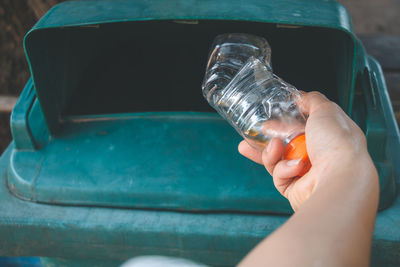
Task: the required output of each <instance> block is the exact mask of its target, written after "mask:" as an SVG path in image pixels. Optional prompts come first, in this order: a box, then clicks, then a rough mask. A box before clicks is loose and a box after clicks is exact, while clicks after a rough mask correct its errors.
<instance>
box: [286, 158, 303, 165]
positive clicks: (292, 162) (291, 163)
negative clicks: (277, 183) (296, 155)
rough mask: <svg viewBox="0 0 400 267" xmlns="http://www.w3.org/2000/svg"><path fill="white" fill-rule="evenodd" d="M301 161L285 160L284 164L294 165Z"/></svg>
mask: <svg viewBox="0 0 400 267" xmlns="http://www.w3.org/2000/svg"><path fill="white" fill-rule="evenodd" d="M300 161H301V159H292V160H289V161H287V162H286V165H288V166H295V165H297V164H299V163H300Z"/></svg>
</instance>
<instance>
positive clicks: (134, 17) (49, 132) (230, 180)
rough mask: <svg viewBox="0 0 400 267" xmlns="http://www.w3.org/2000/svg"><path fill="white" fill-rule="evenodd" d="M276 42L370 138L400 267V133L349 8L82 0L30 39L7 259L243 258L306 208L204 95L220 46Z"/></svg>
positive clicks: (12, 155) (311, 86)
mask: <svg viewBox="0 0 400 267" xmlns="http://www.w3.org/2000/svg"><path fill="white" fill-rule="evenodd" d="M225 32H246V33H251V34H256V35H260V36H263V37H265V38H266V39H267V40H268V41H269V42H270V44H271V46H272V49H273V51H274V57H273V59H272V64H273V67H274V70H275V72H276V73H277V74H278V75H279V76H281V77H283V78H284V79H285V80H287V81H289V82H290V83H292V84H294V85H296V86H297V87H298V88H299V89H302V90H304V91H311V90H320V91H322V92H323V93H324V94H326V95H327V96H328V97H329V98H330V99H332V100H334V101H335V102H337V103H338V104H339V105H340V106H341V107H342V108H343V109H344V111H345V112H346V113H347V114H349V115H350V116H351V117H352V119H353V120H355V121H356V123H357V124H358V125H359V126H360V128H361V129H362V130H363V131H364V132H365V133H366V136H367V142H368V149H369V152H370V154H371V156H372V158H373V160H374V163H375V165H376V167H377V169H378V172H379V176H380V185H381V192H380V204H379V207H380V210H381V211H380V212H379V214H378V218H377V224H376V231H375V234H374V243H373V252H372V257H373V258H372V262H373V264H376V266H379V264H392V265H393V266H396V264H397V265H398V264H400V262H399V257H397V255H396V251H398V249H399V247H400V230H399V229H398V227H397V225H398V224H399V222H400V202H399V199H398V197H397V193H396V186H397V184H398V181H399V175H400V173H399V169H398V168H399V167H400V162H399V161H400V157H399V156H400V155H398V154H399V151H400V149H399V148H400V145H399V131H398V129H397V126H396V124H395V120H394V115H393V110H392V108H391V105H390V100H389V97H388V94H387V89H386V85H385V82H384V77H383V74H382V71H381V69H380V67H379V64H378V63H377V62H376V61H375V60H374V59H372V58H371V57H369V56H368V55H367V54H366V52H365V50H364V48H363V46H362V44H361V43H360V41H359V40H358V39H357V38H356V36H355V35H354V33H353V31H352V26H351V19H350V17H349V16H348V14H347V12H346V10H345V9H344V8H343V7H342V6H341V5H339V4H338V3H336V2H334V1H323V2H321V1H294V0H285V1H272V0H271V1H265V0H263V1H261V0H260V1H258V0H252V1H247V2H246V3H243V2H242V1H228V0H227V1H178V0H174V1H161V0H160V1H151V2H149V1H106V0H100V1H72V2H65V3H62V4H59V5H57V6H56V7H54V8H53V9H51V10H50V11H49V12H48V13H47V14H46V15H45V16H44V17H43V18H42V19H41V20H40V21H39V22H38V23H37V24H36V25H35V26H34V27H33V29H32V30H31V31H30V32H28V34H27V35H26V37H25V40H24V47H25V52H26V56H27V60H28V63H29V66H30V71H31V74H32V78H31V79H30V80H29V81H28V83H27V85H26V87H25V89H24V90H23V92H22V94H21V96H20V98H19V100H18V102H17V104H16V106H15V108H14V110H13V113H12V116H11V128H12V134H13V142H12V143H11V144H10V146H9V148H8V149H7V150H6V152H4V153H3V155H2V157H1V160H0V171H1V173H2V176H1V177H2V181H3V182H2V183H1V186H0V236H2V238H1V240H0V255H6V256H32V255H33V256H41V257H43V262H44V263H46V264H49V265H51V264H54V263H56V264H57V265H59V264H66V265H71V264H73V265H79V264H81V265H87V264H95V263H96V264H99V265H100V264H102V265H115V264H116V263H121V262H122V261H124V260H126V259H128V258H130V257H134V256H138V255H149V254H157V255H167V256H168V255H170V256H178V257H185V258H190V259H193V260H196V261H199V262H203V263H206V264H210V265H213V266H214V265H215V266H230V265H234V264H236V263H237V262H238V261H239V260H240V259H241V258H242V257H243V256H244V255H245V254H246V253H247V252H248V251H249V250H250V249H251V248H252V247H254V246H255V245H256V244H257V243H258V242H259V241H260V240H261V239H262V238H264V237H265V236H267V235H268V234H269V233H271V232H272V231H274V230H275V229H276V228H277V227H279V225H281V224H282V223H283V222H285V220H286V219H287V218H288V216H289V215H290V214H291V213H292V211H291V209H290V207H289V205H288V203H287V201H286V200H285V199H284V198H283V197H281V196H280V195H279V194H278V192H277V191H276V190H275V188H274V186H273V184H272V179H271V178H270V177H269V176H268V174H267V173H266V172H265V170H264V168H263V167H262V166H258V165H256V164H254V163H252V162H250V161H248V160H247V159H244V158H242V157H240V156H239V155H238V153H237V152H236V145H237V143H238V142H239V141H240V136H238V135H237V134H236V133H235V132H234V130H233V129H231V127H230V126H229V125H228V124H227V123H226V122H224V121H223V119H222V118H220V117H219V116H218V115H217V114H215V113H213V112H212V110H211V109H210V108H209V106H208V104H207V103H206V102H205V101H204V99H203V97H202V95H201V89H200V84H201V79H202V75H203V73H204V69H205V63H206V60H207V55H208V49H209V45H210V44H211V42H212V40H213V38H214V37H215V36H216V35H218V34H220V33H225Z"/></svg>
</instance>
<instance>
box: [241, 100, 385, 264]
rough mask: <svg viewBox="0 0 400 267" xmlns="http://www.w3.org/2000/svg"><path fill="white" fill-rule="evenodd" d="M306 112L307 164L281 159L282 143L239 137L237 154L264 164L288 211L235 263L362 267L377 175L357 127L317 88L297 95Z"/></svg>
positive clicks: (367, 249) (366, 261) (375, 199)
mask: <svg viewBox="0 0 400 267" xmlns="http://www.w3.org/2000/svg"><path fill="white" fill-rule="evenodd" d="M300 106H301V108H302V109H303V110H304V112H306V113H307V114H309V118H308V120H307V124H306V130H305V132H306V146H307V151H308V154H309V158H310V161H311V164H312V167H311V169H310V171H309V172H308V173H306V174H305V175H304V176H303V177H301V178H298V177H297V176H298V174H299V173H300V171H301V169H302V167H303V163H302V162H301V161H298V160H292V161H286V160H282V154H283V150H284V145H283V143H282V141H281V140H280V139H272V140H271V141H270V143H269V144H268V146H267V148H266V149H265V150H264V151H263V152H259V151H257V150H255V149H253V148H252V147H250V146H249V145H248V144H247V143H246V142H245V141H242V142H241V143H240V144H239V152H240V153H241V154H242V155H244V156H245V157H247V158H249V159H251V160H253V161H255V162H257V163H259V164H262V165H264V166H265V168H266V169H267V171H268V172H269V173H270V174H271V175H272V176H273V182H274V184H275V187H276V188H277V190H278V191H279V192H280V193H281V194H282V195H283V196H284V197H286V198H287V199H288V201H289V202H290V204H291V206H292V208H293V209H294V211H295V213H294V215H292V216H291V217H290V218H289V219H288V221H287V222H286V223H285V224H283V225H282V226H281V227H280V228H279V229H278V230H276V231H275V232H274V233H272V234H271V235H270V236H268V237H267V238H265V239H264V240H263V241H262V242H261V243H260V244H258V246H257V247H255V248H254V249H253V250H252V251H251V252H250V253H249V254H248V255H247V256H246V257H245V258H244V259H243V260H242V261H241V262H240V264H239V266H252V267H257V266H324V267H325V266H368V264H369V259H370V250H371V239H372V233H373V229H374V223H375V217H376V212H377V207H378V198H379V180H378V174H377V171H376V169H375V167H374V164H373V162H372V160H371V157H370V155H369V154H368V151H367V146H366V139H365V136H364V134H363V132H362V131H361V130H360V128H359V127H358V126H357V125H356V124H355V123H354V122H353V121H352V120H351V119H350V118H349V117H348V116H347V115H346V114H345V113H344V112H343V110H342V109H341V108H340V107H339V106H337V105H336V104H334V103H333V102H331V101H329V100H328V99H327V98H326V97H325V96H323V95H322V94H320V93H318V92H311V93H304V94H303V97H302V100H301V102H300Z"/></svg>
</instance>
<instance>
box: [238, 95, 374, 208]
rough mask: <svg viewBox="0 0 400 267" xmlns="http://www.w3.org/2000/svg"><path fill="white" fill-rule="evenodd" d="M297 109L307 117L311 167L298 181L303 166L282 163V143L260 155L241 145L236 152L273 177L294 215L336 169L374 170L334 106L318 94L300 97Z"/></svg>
mask: <svg viewBox="0 0 400 267" xmlns="http://www.w3.org/2000/svg"><path fill="white" fill-rule="evenodd" d="M299 105H300V107H301V109H302V110H303V111H304V112H305V113H306V114H308V115H309V117H308V120H307V123H306V128H305V134H306V146H307V152H308V156H309V158H310V161H311V164H312V167H311V169H310V170H309V171H308V172H307V173H306V174H304V175H303V176H302V177H299V174H300V173H301V171H302V169H303V167H304V162H302V161H301V160H297V159H295V160H289V161H288V160H283V159H282V157H283V152H284V144H283V142H282V140H280V139H278V138H274V139H272V140H271V141H270V142H269V144H268V146H267V147H266V149H264V151H263V152H259V151H257V150H255V149H254V148H252V147H251V146H250V145H249V144H248V143H247V142H245V141H242V142H241V143H240V144H239V152H240V153H241V154H242V155H243V156H245V157H247V158H249V159H251V160H253V161H255V162H257V163H259V164H263V165H264V166H265V168H266V169H267V170H268V172H269V173H270V174H271V175H272V177H273V182H274V185H275V187H276V188H277V190H278V191H279V192H280V193H281V194H282V195H283V196H285V197H286V198H287V199H288V200H289V202H290V204H291V206H292V208H293V209H294V210H295V211H296V210H298V208H299V207H300V206H301V205H302V204H303V203H304V201H306V200H307V199H308V198H309V197H310V195H311V194H312V193H313V192H314V191H315V190H317V189H318V187H319V186H320V184H322V183H324V177H327V176H328V177H329V175H326V174H327V173H329V172H335V171H337V170H338V169H340V170H345V169H346V168H348V169H349V170H351V169H352V168H354V166H355V164H358V165H359V164H361V166H362V165H368V167H371V165H372V169H374V167H373V163H372V160H371V158H370V156H369V154H368V151H367V145H366V138H365V136H364V134H363V132H362V131H361V129H360V128H359V127H358V126H357V125H356V124H355V123H354V122H353V121H352V120H351V119H350V118H349V117H348V116H347V115H346V114H345V113H344V112H343V110H342V109H341V108H340V107H339V106H338V105H337V104H335V103H333V102H331V101H329V100H328V99H327V98H326V97H325V96H324V95H322V94H321V93H318V92H310V93H304V94H303V97H302V99H301V101H300V103H299ZM375 172H376V170H375Z"/></svg>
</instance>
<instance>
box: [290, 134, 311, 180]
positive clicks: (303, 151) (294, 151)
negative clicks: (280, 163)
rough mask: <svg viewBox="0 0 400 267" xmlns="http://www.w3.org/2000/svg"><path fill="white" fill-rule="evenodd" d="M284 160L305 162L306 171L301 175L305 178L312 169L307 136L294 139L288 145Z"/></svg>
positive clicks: (303, 135) (302, 135)
mask: <svg viewBox="0 0 400 267" xmlns="http://www.w3.org/2000/svg"><path fill="white" fill-rule="evenodd" d="M284 159H286V160H291V159H301V161H303V162H304V169H303V171H302V172H301V173H300V176H303V175H304V174H305V173H306V172H308V171H309V170H310V168H311V162H310V159H309V158H308V153H307V147H306V135H305V134H301V135H299V136H296V137H295V138H293V139H292V140H291V141H290V142H289V144H287V146H286V148H285V153H284Z"/></svg>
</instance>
